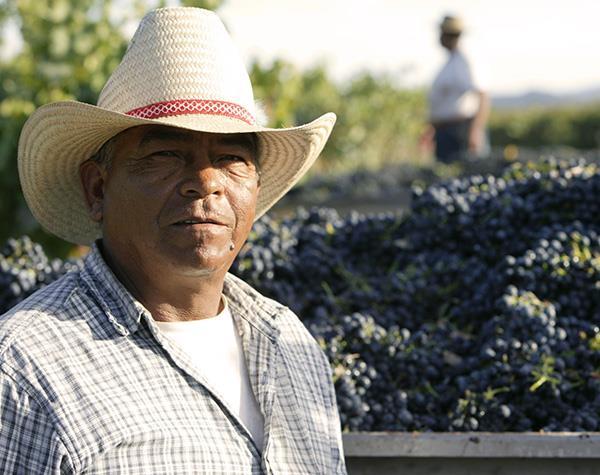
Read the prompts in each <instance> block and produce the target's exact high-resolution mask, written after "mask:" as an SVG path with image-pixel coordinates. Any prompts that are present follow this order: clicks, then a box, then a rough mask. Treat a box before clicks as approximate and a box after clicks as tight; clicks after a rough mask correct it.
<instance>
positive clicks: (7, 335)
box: [0, 271, 79, 363]
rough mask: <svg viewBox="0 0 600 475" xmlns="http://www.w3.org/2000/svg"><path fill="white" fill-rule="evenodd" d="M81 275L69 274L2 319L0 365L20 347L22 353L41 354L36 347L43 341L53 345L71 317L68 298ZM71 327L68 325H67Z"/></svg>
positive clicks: (13, 309) (0, 321) (28, 299)
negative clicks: (59, 329)
mask: <svg viewBox="0 0 600 475" xmlns="http://www.w3.org/2000/svg"><path fill="white" fill-rule="evenodd" d="M78 281H79V276H78V272H76V271H74V272H69V273H67V274H65V275H64V276H62V277H60V278H59V279H57V280H56V281H54V282H52V283H51V284H49V285H47V286H46V287H44V288H42V289H40V290H38V291H36V292H34V293H33V294H31V295H30V296H29V297H27V298H26V299H24V300H23V301H21V302H20V303H19V304H17V305H16V306H15V307H13V308H12V309H10V310H9V311H8V312H6V313H5V314H3V315H0V363H3V362H5V361H6V360H7V358H8V357H7V356H6V354H7V352H8V350H9V349H11V348H15V347H19V348H20V349H22V350H23V351H27V348H28V347H30V351H31V352H34V351H40V350H43V349H40V348H37V347H35V346H33V343H34V342H35V343H40V342H41V341H42V340H45V341H47V342H48V344H51V343H52V341H53V339H52V337H51V335H52V334H55V331H56V330H55V328H56V326H57V325H60V322H66V319H65V318H64V317H65V315H66V314H67V313H68V312H67V308H68V307H69V303H68V302H69V298H70V297H71V295H72V294H73V292H74V291H76V289H77V287H78ZM65 324H68V323H65Z"/></svg>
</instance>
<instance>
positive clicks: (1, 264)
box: [0, 236, 78, 315]
mask: <svg viewBox="0 0 600 475" xmlns="http://www.w3.org/2000/svg"><path fill="white" fill-rule="evenodd" d="M77 266H78V263H77V262H75V261H73V262H72V261H61V260H60V259H54V260H50V259H48V257H47V256H46V254H45V253H44V251H43V249H42V247H41V246H40V245H39V244H37V243H34V242H33V241H32V240H31V239H30V238H29V237H27V236H23V237H21V238H19V239H9V240H8V241H7V242H6V244H5V245H4V247H3V248H2V249H1V250H0V315H1V314H3V313H4V312H6V311H8V310H9V309H10V308H11V307H13V306H14V305H16V304H17V303H19V302H20V301H21V300H23V299H24V298H25V297H27V296H29V295H31V294H32V293H33V292H35V291H36V290H38V289H40V288H42V287H44V286H45V285H47V284H49V283H51V282H53V281H54V280H56V279H57V278H58V277H60V276H61V275H63V274H64V273H66V272H68V271H70V270H72V269H74V268H76V267H77Z"/></svg>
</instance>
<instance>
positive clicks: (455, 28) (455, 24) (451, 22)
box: [440, 15, 464, 35]
mask: <svg viewBox="0 0 600 475" xmlns="http://www.w3.org/2000/svg"><path fill="white" fill-rule="evenodd" d="M463 29H464V25H463V21H462V19H460V18H459V17H456V16H450V15H447V16H445V17H444V19H443V20H442V22H441V23H440V30H441V31H442V33H446V34H448V35H460V34H461V33H462V32H463Z"/></svg>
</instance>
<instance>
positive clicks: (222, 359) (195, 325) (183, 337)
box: [156, 297, 264, 449]
mask: <svg viewBox="0 0 600 475" xmlns="http://www.w3.org/2000/svg"><path fill="white" fill-rule="evenodd" d="M223 303H224V305H223V311H221V313H219V314H218V315H217V316H215V317H212V318H205V319H202V320H191V321H186V322H156V324H157V325H158V327H159V329H160V331H161V332H162V333H163V334H165V335H166V336H167V337H168V338H170V339H171V340H173V341H174V342H175V344H176V345H177V346H179V348H180V349H181V350H183V351H184V352H186V353H187V354H188V355H189V357H190V358H191V359H192V361H193V363H194V365H195V366H196V368H197V369H198V370H199V371H200V372H201V373H202V374H203V375H204V377H205V378H206V380H207V381H208V383H209V384H210V388H211V389H213V390H215V391H216V393H217V394H219V396H221V397H222V399H223V400H224V401H225V402H226V403H227V405H228V407H229V408H230V409H231V410H232V411H233V412H235V413H236V415H237V416H238V417H239V418H240V420H241V421H242V422H243V423H244V425H245V426H246V428H247V429H248V431H249V432H250V434H252V438H253V439H254V441H255V443H256V446H257V447H258V448H259V449H262V444H263V435H264V433H263V431H264V419H263V416H262V414H261V412H260V409H259V407H258V403H257V402H256V398H255V397H254V393H253V392H252V389H251V387H250V380H249V378H248V370H247V368H246V361H245V359H244V352H243V350H242V342H241V338H240V335H239V333H238V331H237V328H236V325H235V322H234V321H233V317H232V316H231V312H230V311H229V307H228V306H227V301H226V300H225V298H224V297H223Z"/></svg>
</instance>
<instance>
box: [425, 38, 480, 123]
mask: <svg viewBox="0 0 600 475" xmlns="http://www.w3.org/2000/svg"><path fill="white" fill-rule="evenodd" d="M479 90H480V87H479V86H478V85H477V84H476V83H475V79H474V77H473V72H472V70H471V66H470V65H469V62H468V61H467V58H466V57H465V56H464V55H463V54H462V53H461V52H460V51H459V50H458V49H455V50H454V51H452V52H451V53H450V57H449V58H448V61H447V62H446V64H445V65H444V66H443V67H442V69H441V70H440V72H439V73H438V75H437V76H436V78H435V80H434V81H433V85H432V86H431V91H430V93H429V107H430V112H429V118H430V120H431V121H432V122H440V121H447V120H456V119H468V118H471V117H474V116H475V114H476V113H477V110H478V109H479V94H478V91H479Z"/></svg>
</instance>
